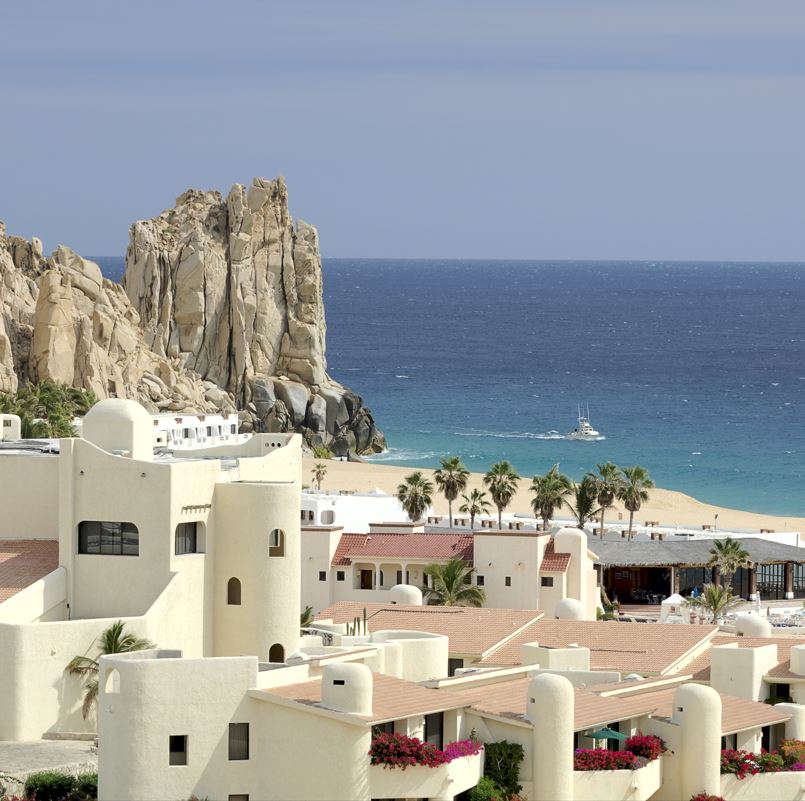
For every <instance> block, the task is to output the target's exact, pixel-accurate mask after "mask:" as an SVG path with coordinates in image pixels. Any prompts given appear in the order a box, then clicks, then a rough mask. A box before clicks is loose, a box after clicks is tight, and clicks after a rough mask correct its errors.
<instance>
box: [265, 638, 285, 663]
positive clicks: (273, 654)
mask: <svg viewBox="0 0 805 801" xmlns="http://www.w3.org/2000/svg"><path fill="white" fill-rule="evenodd" d="M268 661H269V662H276V663H277V664H280V663H282V662H284V661H285V649H284V648H283V647H282V646H281V645H280V644H279V643H278V642H275V643H274V645H272V646H271V648H269V649H268Z"/></svg>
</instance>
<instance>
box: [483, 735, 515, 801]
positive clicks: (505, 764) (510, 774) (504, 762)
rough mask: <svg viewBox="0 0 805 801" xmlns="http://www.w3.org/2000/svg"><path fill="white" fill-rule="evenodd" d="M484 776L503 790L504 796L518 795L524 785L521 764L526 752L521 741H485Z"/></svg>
mask: <svg viewBox="0 0 805 801" xmlns="http://www.w3.org/2000/svg"><path fill="white" fill-rule="evenodd" d="M484 751H485V752H486V757H485V758H484V777H486V778H488V779H490V780H491V781H492V783H493V784H496V785H497V786H498V788H499V789H500V790H501V791H502V792H503V796H504V798H509V797H511V796H516V795H517V794H518V793H519V792H520V790H522V789H523V786H522V785H521V784H520V782H519V781H518V779H519V778H520V764H521V763H522V761H523V757H524V756H525V753H524V751H523V746H522V745H520V744H519V743H510V742H508V741H507V740H501V741H500V742H498V743H484Z"/></svg>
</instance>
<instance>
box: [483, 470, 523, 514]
mask: <svg viewBox="0 0 805 801" xmlns="http://www.w3.org/2000/svg"><path fill="white" fill-rule="evenodd" d="M519 481H520V476H519V475H518V474H517V471H516V470H515V469H514V468H513V467H512V466H511V465H510V464H509V463H508V462H507V461H506V460H505V459H504V460H503V461H502V462H496V463H495V464H493V465H492V467H490V468H489V471H488V472H487V474H486V475H485V476H484V485H485V486H486V487H487V488H488V490H489V494H490V495H491V496H492V501H493V503H494V504H495V506H497V509H498V528H503V510H504V509H505V508H506V507H507V506H508V505H509V504H510V503H511V500H512V498H513V497H514V495H515V493H516V492H517V486H518V482H519Z"/></svg>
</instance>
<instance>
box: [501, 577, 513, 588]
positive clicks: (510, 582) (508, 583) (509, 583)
mask: <svg viewBox="0 0 805 801" xmlns="http://www.w3.org/2000/svg"><path fill="white" fill-rule="evenodd" d="M503 583H504V584H505V585H506V586H507V587H511V585H512V577H511V576H506V578H505V579H503Z"/></svg>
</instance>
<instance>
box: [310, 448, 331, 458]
mask: <svg viewBox="0 0 805 801" xmlns="http://www.w3.org/2000/svg"><path fill="white" fill-rule="evenodd" d="M313 458H314V459H332V458H333V452H332V451H331V450H330V449H329V448H325V447H324V446H323V445H318V446H317V447H315V448H314V449H313Z"/></svg>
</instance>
